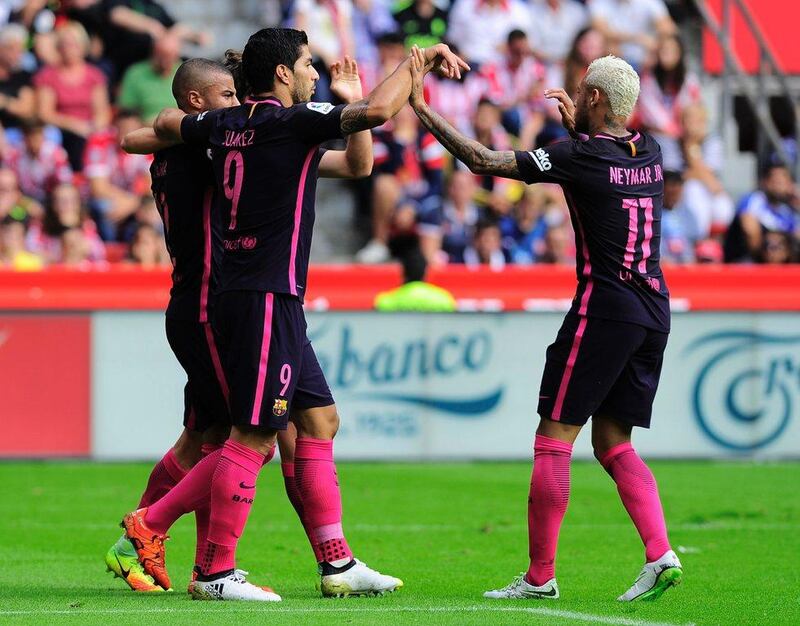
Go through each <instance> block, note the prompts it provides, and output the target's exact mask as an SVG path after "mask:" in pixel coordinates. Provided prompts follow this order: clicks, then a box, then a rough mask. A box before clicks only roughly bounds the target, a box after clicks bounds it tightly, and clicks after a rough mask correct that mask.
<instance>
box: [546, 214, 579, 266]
mask: <svg viewBox="0 0 800 626" xmlns="http://www.w3.org/2000/svg"><path fill="white" fill-rule="evenodd" d="M539 263H550V264H552V265H575V253H574V250H573V248H572V246H571V238H570V230H569V229H568V228H567V225H566V224H565V223H563V222H562V223H560V224H553V225H551V226H549V227H548V229H547V233H545V236H544V252H543V253H542V255H541V256H540V257H539Z"/></svg>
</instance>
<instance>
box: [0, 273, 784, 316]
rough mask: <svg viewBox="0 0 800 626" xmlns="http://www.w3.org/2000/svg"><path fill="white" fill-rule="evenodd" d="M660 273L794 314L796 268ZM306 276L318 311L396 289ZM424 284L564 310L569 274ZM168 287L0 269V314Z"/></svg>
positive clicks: (692, 290)
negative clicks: (1, 312) (550, 303)
mask: <svg viewBox="0 0 800 626" xmlns="http://www.w3.org/2000/svg"><path fill="white" fill-rule="evenodd" d="M664 273H665V275H666V280H667V284H668V285H669V288H670V292H671V293H672V297H673V301H674V303H675V304H676V305H677V308H680V309H688V310H694V311H800V265H793V266H736V265H726V266H723V265H699V266H676V267H667V268H665V269H664ZM310 274H311V275H310V277H309V292H308V297H307V304H308V306H309V307H311V308H315V309H323V310H325V309H334V310H369V309H371V308H372V303H373V301H374V298H375V295H376V294H377V293H378V292H379V291H383V290H386V289H391V288H393V287H396V286H397V285H399V284H400V269H399V267H398V266H395V265H384V266H373V267H365V266H355V265H337V266H314V267H312V268H311V271H310ZM429 279H430V280H431V282H433V283H436V284H438V285H441V286H442V287H445V288H447V289H449V290H450V291H451V292H452V293H453V295H454V296H455V297H456V299H458V300H459V301H460V304H461V305H462V308H464V309H469V308H478V309H491V310H506V311H514V310H523V309H532V308H556V309H558V308H564V306H565V305H566V303H567V301H568V300H569V299H571V298H572V296H573V294H574V292H575V284H576V279H575V270H574V269H572V268H568V267H559V266H534V267H525V268H522V267H511V268H508V269H506V270H504V271H502V272H493V271H491V270H489V269H485V268H481V269H480V270H469V269H467V268H465V267H448V268H447V269H446V270H438V271H432V272H431V273H430V276H429ZM169 285H170V279H169V272H167V271H166V270H163V271H162V270H158V271H150V270H139V269H136V268H131V267H127V266H123V267H113V268H112V269H109V270H105V271H97V272H82V271H70V270H65V269H55V268H54V269H49V270H46V271H43V272H35V273H20V272H8V271H0V311H4V310H5V311H41V310H45V311H53V310H56V311H92V310H104V309H105V310H108V309H113V310H163V308H164V306H165V305H166V303H167V299H168V297H169V295H168V290H169ZM553 300H555V301H556V302H555V303H553V306H550V307H548V303H549V302H551V301H553ZM540 305H543V306H540Z"/></svg>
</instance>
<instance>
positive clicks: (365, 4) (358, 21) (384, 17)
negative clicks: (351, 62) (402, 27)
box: [352, 0, 397, 66]
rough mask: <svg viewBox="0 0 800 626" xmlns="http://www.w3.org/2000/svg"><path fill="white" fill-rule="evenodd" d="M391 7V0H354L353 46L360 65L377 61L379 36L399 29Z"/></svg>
mask: <svg viewBox="0 0 800 626" xmlns="http://www.w3.org/2000/svg"><path fill="white" fill-rule="evenodd" d="M389 8H390V2H389V0H353V20H352V22H353V48H354V51H355V55H356V60H357V61H358V64H359V66H361V64H362V63H375V62H376V61H377V59H378V48H377V41H378V38H379V37H380V36H381V35H385V34H386V33H392V32H395V30H396V29H397V24H396V23H395V21H394V18H393V17H392V13H391V11H390V10H389Z"/></svg>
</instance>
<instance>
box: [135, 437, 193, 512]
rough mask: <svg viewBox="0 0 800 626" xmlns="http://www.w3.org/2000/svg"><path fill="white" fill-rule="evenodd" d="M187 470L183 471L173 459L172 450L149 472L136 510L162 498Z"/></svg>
mask: <svg viewBox="0 0 800 626" xmlns="http://www.w3.org/2000/svg"><path fill="white" fill-rule="evenodd" d="M187 472H188V470H185V469H183V467H181V465H180V463H178V459H177V458H176V457H175V450H173V449H172V448H170V449H169V451H168V452H167V453H166V454H165V455H164V458H162V459H161V460H160V461H159V462H158V463H156V465H155V467H154V468H153V471H152V472H150V478H149V479H148V480H147V487H145V490H144V493H143V494H142V499H141V500H139V506H137V507H136V508H137V509H141V508H143V507H146V506H150V505H151V504H153V503H154V502H156V501H157V500H159V499H161V498H162V497H164V494H166V493H167V492H168V491H169V490H170V489H172V488H173V487H174V486H175V485H177V484H178V483H179V482H180V481H181V480H182V479H183V477H184V476H186V474H187Z"/></svg>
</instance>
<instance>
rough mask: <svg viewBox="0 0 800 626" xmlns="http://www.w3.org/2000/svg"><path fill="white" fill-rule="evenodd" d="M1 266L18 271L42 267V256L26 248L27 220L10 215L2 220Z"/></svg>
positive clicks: (0, 232) (0, 231)
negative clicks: (20, 219)
mask: <svg viewBox="0 0 800 626" xmlns="http://www.w3.org/2000/svg"><path fill="white" fill-rule="evenodd" d="M0 267H4V268H9V269H12V270H15V271H18V272H30V271H36V270H40V269H42V267H44V262H43V261H42V259H41V258H40V257H38V256H37V255H35V254H33V253H32V252H29V251H28V250H26V249H25V222H20V221H19V220H15V219H14V218H13V217H11V216H10V215H7V216H6V217H5V218H3V219H1V220H0Z"/></svg>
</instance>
